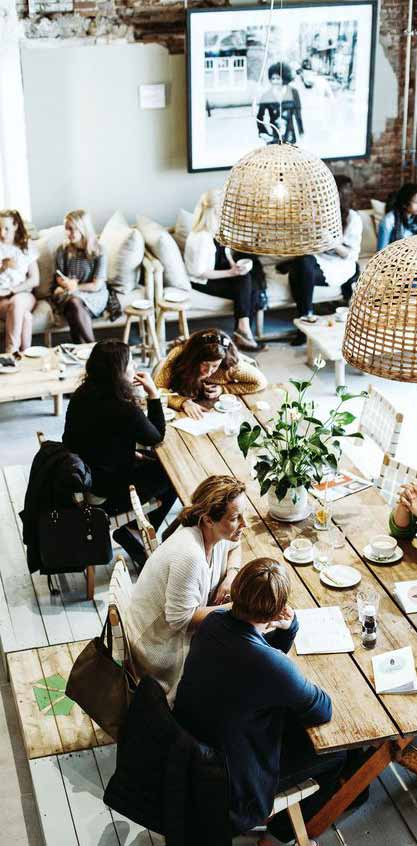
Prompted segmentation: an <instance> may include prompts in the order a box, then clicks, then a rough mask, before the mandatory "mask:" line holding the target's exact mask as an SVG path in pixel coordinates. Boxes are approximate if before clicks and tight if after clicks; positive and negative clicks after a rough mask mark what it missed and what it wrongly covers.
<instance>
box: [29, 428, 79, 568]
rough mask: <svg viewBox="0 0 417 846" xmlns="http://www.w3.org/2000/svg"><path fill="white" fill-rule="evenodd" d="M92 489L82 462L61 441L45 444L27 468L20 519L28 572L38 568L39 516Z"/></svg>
mask: <svg viewBox="0 0 417 846" xmlns="http://www.w3.org/2000/svg"><path fill="white" fill-rule="evenodd" d="M90 488H91V473H90V469H89V467H87V465H86V464H84V462H83V461H82V459H81V458H80V457H79V456H78V455H75V453H72V452H69V450H68V449H67V448H66V447H65V446H64V445H63V444H62V443H60V442H57V441H44V443H43V444H41V447H40V449H39V450H38V452H37V453H36V455H35V458H34V459H33V462H32V467H31V469H30V476H29V483H28V487H27V491H26V495H25V504H24V507H23V511H21V512H20V515H19V516H20V518H21V520H22V523H23V543H25V544H26V546H27V550H26V555H27V562H28V568H29V571H30V572H31V573H34V572H35V571H36V570H39V569H40V567H41V557H40V550H39V535H38V527H39V515H40V514H41V512H42V511H47V510H49V509H52V508H58V507H61V508H63V507H67V508H68V507H70V506H71V505H74V500H73V495H74V493H84V492H85V491H88V490H90Z"/></svg>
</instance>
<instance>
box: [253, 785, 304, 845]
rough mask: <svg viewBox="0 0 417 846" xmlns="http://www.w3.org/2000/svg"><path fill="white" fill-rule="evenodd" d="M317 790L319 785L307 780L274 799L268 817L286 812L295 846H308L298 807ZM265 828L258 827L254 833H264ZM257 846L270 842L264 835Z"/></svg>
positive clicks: (301, 815)
mask: <svg viewBox="0 0 417 846" xmlns="http://www.w3.org/2000/svg"><path fill="white" fill-rule="evenodd" d="M318 789H319V785H318V784H317V782H316V781H314V779H312V778H309V779H307V781H303V782H302V783H301V784H296V785H294V787H290V789H289V790H284V791H283V792H282V793H278V795H277V796H276V797H275V799H274V805H273V808H272V811H271V815H270V817H273V816H275V814H279V813H280V812H281V811H287V813H288V816H289V818H290V822H291V825H292V828H293V831H294V835H295V839H296V842H297V846H309V843H310V838H309V836H308V834H307V830H306V827H305V822H304V819H303V814H302V811H301V807H300V802H301V800H302V799H305V798H306V797H307V796H311V795H312V793H315V792H316V791H317V790H318ZM265 828H266V826H258V827H257V828H255V829H254V831H265ZM258 843H259V846H268V844H269V843H270V840H269V839H268V834H265V835H264V836H263V837H261V839H260V840H259V841H258Z"/></svg>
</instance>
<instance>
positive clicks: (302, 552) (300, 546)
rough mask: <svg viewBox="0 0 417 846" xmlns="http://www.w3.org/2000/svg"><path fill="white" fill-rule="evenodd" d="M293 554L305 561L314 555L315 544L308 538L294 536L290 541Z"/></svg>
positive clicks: (294, 556)
mask: <svg viewBox="0 0 417 846" xmlns="http://www.w3.org/2000/svg"><path fill="white" fill-rule="evenodd" d="M290 550H291V555H292V556H293V558H296V559H298V561H305V560H306V559H307V558H311V557H312V555H313V544H312V543H311V541H310V540H309V539H308V538H294V540H292V541H291V543H290Z"/></svg>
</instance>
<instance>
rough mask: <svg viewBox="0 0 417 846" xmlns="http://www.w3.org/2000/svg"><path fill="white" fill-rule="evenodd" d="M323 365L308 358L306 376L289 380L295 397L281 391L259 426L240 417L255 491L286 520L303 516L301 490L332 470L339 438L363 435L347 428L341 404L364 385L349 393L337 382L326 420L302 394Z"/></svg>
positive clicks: (347, 418) (346, 415)
mask: <svg viewBox="0 0 417 846" xmlns="http://www.w3.org/2000/svg"><path fill="white" fill-rule="evenodd" d="M325 366H326V362H325V361H324V359H322V358H321V356H319V357H318V358H316V359H315V361H314V369H313V374H312V377H311V379H310V380H309V381H306V382H297V381H296V380H295V379H290V380H289V381H290V382H291V384H292V385H293V386H294V388H295V392H296V394H295V399H291V398H290V395H289V392H288V391H287V392H286V394H285V397H284V401H283V403H282V405H281V408H280V409H279V411H278V412H277V414H276V416H275V418H273V419H272V420H271V421H270V424H271V425H270V426H269V427H268V428H267V430H266V431H264V430H263V429H262V428H261V426H260V425H259V424H256V425H255V426H251V425H250V423H247V422H245V423H242V425H241V427H240V432H239V435H238V443H239V447H240V449H241V450H242V452H243V454H244V456H245V457H246V456H247V455H248V453H249V452H250V451H252V450H254V451H256V461H255V463H254V468H253V470H254V474H255V478H257V479H258V482H259V485H260V489H261V496H264V495H265V494H268V497H269V511H270V514H271V516H272V517H275V518H276V519H284V520H290V521H296V520H302V519H303V518H304V517H306V516H307V507H308V503H307V491H308V490H309V488H311V487H312V485H313V484H314V483H315V482H317V483H320V482H321V480H322V478H323V475H324V473H325V472H326V470H327V471H328V470H329V468H330V469H332V470H337V466H338V461H339V459H340V455H341V451H342V448H341V445H340V438H346V437H347V438H363V435H361V433H360V432H347V431H346V426H349V425H350V424H351V423H353V421H354V420H355V415H354V414H352V413H351V412H350V411H344V410H342V406H343V405H344V403H346V402H347V401H348V400H350V399H354V398H356V397H361V396H363V397H366V396H367V393H366V391H361V392H360V393H359V394H351V393H349V392H348V389H347V388H346V386H344V385H342V386H340V387H338V388H337V390H336V393H337V396H338V403H337V406H336V408H334V409H332V411H330V412H329V415H328V417H327V419H326V420H324V421H322V420H320V419H319V418H318V417H317V415H316V410H315V407H316V403H315V402H314V401H312V400H308V399H307V397H306V395H307V392H308V390H309V388H310V387H311V384H312V381H313V379H314V377H315V375H316V373H317V371H318V370H321V368H322V367H325Z"/></svg>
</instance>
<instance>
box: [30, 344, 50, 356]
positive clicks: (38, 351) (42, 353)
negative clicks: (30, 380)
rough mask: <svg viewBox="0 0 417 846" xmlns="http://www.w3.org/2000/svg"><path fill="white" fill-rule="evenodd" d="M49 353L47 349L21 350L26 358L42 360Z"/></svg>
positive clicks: (31, 348) (32, 348)
mask: <svg viewBox="0 0 417 846" xmlns="http://www.w3.org/2000/svg"><path fill="white" fill-rule="evenodd" d="M49 352H50V350H49V349H48V347H28V348H27V349H26V350H23V355H27V357H28V358H44V356H45V355H48V353H49Z"/></svg>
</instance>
